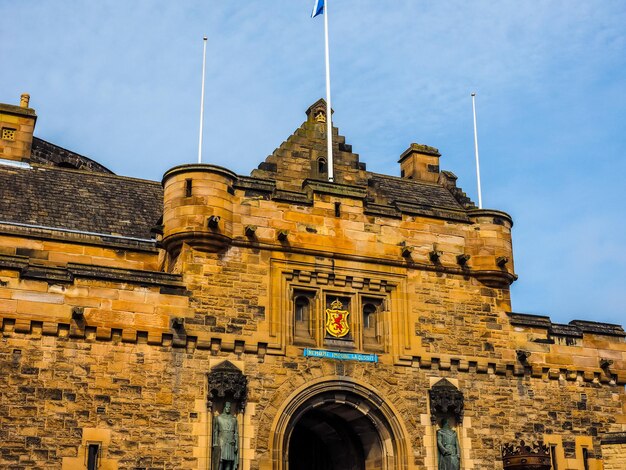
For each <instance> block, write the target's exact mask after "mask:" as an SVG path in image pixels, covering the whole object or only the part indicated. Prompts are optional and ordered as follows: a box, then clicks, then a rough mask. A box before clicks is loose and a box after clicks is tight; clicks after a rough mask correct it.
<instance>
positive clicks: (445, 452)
mask: <svg viewBox="0 0 626 470" xmlns="http://www.w3.org/2000/svg"><path fill="white" fill-rule="evenodd" d="M437 449H438V450H439V470H460V468H461V454H460V449H459V439H458V437H457V435H456V431H454V429H452V428H451V427H450V423H449V422H448V420H447V419H445V418H444V419H443V420H442V421H441V429H439V430H438V431H437Z"/></svg>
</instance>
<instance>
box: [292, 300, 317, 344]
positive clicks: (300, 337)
mask: <svg viewBox="0 0 626 470" xmlns="http://www.w3.org/2000/svg"><path fill="white" fill-rule="evenodd" d="M293 339H294V342H295V343H299V344H307V345H309V344H312V343H311V341H312V340H313V294H312V293H311V292H308V291H297V292H295V293H294V297H293Z"/></svg>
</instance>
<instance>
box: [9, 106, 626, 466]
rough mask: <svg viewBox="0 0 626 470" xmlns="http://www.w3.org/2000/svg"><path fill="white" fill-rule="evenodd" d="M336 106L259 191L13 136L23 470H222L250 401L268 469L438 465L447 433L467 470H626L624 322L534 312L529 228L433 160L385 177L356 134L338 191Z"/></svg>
mask: <svg viewBox="0 0 626 470" xmlns="http://www.w3.org/2000/svg"><path fill="white" fill-rule="evenodd" d="M2 106H8V105H2ZM2 109H4V108H0V111H2ZM324 113H325V104H324V103H323V101H319V102H317V103H315V104H314V105H313V106H311V108H309V110H308V111H307V120H306V121H305V122H304V123H303V124H302V126H301V127H300V128H299V129H297V130H296V132H295V133H294V134H293V135H292V136H290V137H289V138H288V139H287V140H286V141H285V142H283V144H281V145H280V146H279V148H278V149H277V150H276V151H275V152H274V153H273V154H272V155H270V156H269V157H268V158H267V159H266V160H265V161H264V162H263V163H261V164H260V165H259V168H258V169H255V170H254V171H253V172H252V174H251V176H242V175H237V174H235V173H233V172H232V171H230V170H228V169H225V168H220V167H217V166H214V165H208V164H204V165H183V166H179V167H175V168H173V169H171V170H169V171H167V172H166V173H165V175H164V177H163V180H162V182H160V183H156V182H150V181H144V180H137V179H132V178H123V177H119V176H115V175H113V174H110V172H108V170H106V169H104V168H103V167H101V166H99V165H98V164H96V163H95V162H93V161H91V160H89V159H87V158H85V157H82V156H80V155H77V154H73V153H71V152H69V151H65V150H63V149H62V150H63V151H64V152H65V153H64V154H61V153H55V149H54V146H53V144H49V143H46V142H43V141H38V140H35V141H33V139H32V135H31V136H30V141H29V142H34V144H33V152H32V155H31V152H30V148H28V149H27V150H23V153H22V154H20V155H21V156H20V157H19V158H7V157H6V156H7V155H9V154H10V155H13V154H14V153H12V152H13V150H10V151H7V150H6V149H5V148H6V145H12V144H6V143H5V142H4V141H2V145H3V146H5V148H3V150H2V152H0V156H1V155H4V157H0V158H3V159H5V160H6V162H5V163H6V164H2V165H0V178H1V179H0V181H2V185H0V188H1V187H2V186H3V187H4V189H3V191H4V193H3V198H4V200H6V201H10V204H4V207H3V209H2V217H1V218H0V219H1V220H2V221H1V222H0V326H1V331H2V339H1V340H0V371H1V372H2V377H3V380H2V381H1V382H0V423H1V426H0V468H7V469H16V470H17V469H35V468H46V469H48V468H49V469H86V468H89V465H92V464H93V462H94V461H97V465H98V466H97V468H99V469H104V470H112V469H146V470H148V469H156V468H158V469H207V468H213V465H214V462H213V461H214V457H215V447H213V443H212V442H211V441H212V435H213V432H212V431H213V429H212V428H213V426H214V420H215V416H216V415H217V414H219V413H221V412H222V409H223V407H224V403H225V402H226V401H230V402H232V403H233V411H234V413H235V414H236V416H237V419H238V423H239V433H238V436H239V446H238V448H239V452H238V462H239V468H241V469H244V470H247V469H259V470H270V469H292V470H293V469H295V468H306V469H312V470H313V469H321V468H336V469H352V468H354V469H368V470H369V469H378V468H380V469H416V470H417V469H420V470H434V469H437V468H438V464H437V461H438V451H437V445H436V432H437V430H438V429H439V428H440V426H441V420H442V419H443V418H447V419H449V421H450V422H451V425H452V428H453V429H454V430H455V431H456V433H457V435H458V440H459V446H460V449H461V454H460V455H461V468H462V469H464V470H465V469H481V470H482V469H502V468H503V461H502V455H501V448H502V446H503V445H504V444H507V443H511V442H516V441H519V440H520V439H525V440H526V441H527V442H530V441H533V440H534V441H536V440H541V441H543V442H544V443H545V444H546V445H548V446H550V451H551V459H552V463H553V465H555V466H556V468H558V469H571V470H574V469H575V470H585V469H592V470H599V469H606V470H609V469H611V470H613V469H619V468H624V467H623V465H624V446H625V445H626V435H625V432H626V395H625V393H624V385H625V384H626V343H625V341H624V339H625V337H624V331H623V329H622V327H621V326H619V325H609V324H604V323H596V322H589V321H573V322H570V323H569V324H567V325H561V324H556V323H552V322H551V321H550V319H549V318H548V317H543V316H534V315H525V314H520V313H514V312H511V301H510V290H509V286H510V284H511V283H512V282H514V281H515V279H516V275H515V272H514V262H513V249H512V239H511V230H512V226H513V222H512V220H511V218H510V216H508V215H507V214H506V213H504V212H501V211H497V210H482V209H477V208H476V207H475V206H474V205H473V203H472V202H471V201H470V200H469V199H468V198H467V196H466V195H465V194H464V193H463V192H462V190H461V189H460V188H458V187H457V186H456V177H455V176H454V175H453V174H452V173H450V172H447V171H442V170H440V168H439V160H440V157H441V156H440V154H439V152H438V150H437V149H435V148H433V147H429V146H425V145H418V144H411V146H410V147H409V149H408V150H407V151H406V152H404V153H403V154H402V156H401V157H400V165H401V170H402V173H403V176H402V177H392V176H386V175H379V174H375V173H371V172H369V171H367V170H366V167H365V165H364V164H363V163H361V162H360V161H359V157H358V155H356V154H355V153H353V152H352V148H351V146H350V145H347V144H346V143H345V138H344V137H343V136H341V135H339V134H338V132H337V130H336V129H334V151H335V167H334V168H335V181H334V182H332V183H330V182H328V181H327V180H326V178H325V176H326V172H327V166H325V165H327V164H328V162H327V160H326V157H327V156H326V153H325V152H326V150H325V149H326V142H325V135H326V119H325V114H324ZM32 114H33V115H34V112H33V113H32ZM33 124H34V123H33ZM26 140H28V139H25V140H24V141H26ZM35 146H36V148H35ZM24 148H26V147H24ZM35 156H36V157H37V158H35ZM17 160H19V162H20V164H21V165H27V166H29V168H23V167H22V166H15V165H12V164H11V163H12V162H15V161H17ZM7 162H8V163H7ZM46 162H48V163H46ZM73 185H74V186H73ZM50 188H54V190H52V189H50ZM64 188H65V189H64ZM76 188H80V189H76ZM72 191H78V193H77V194H73V193H72ZM44 193H45V194H49V197H47V198H45V201H44V200H42V201H40V203H36V204H35V203H31V202H30V201H31V200H33V199H32V198H33V197H34V196H35V197H36V195H37V194H44ZM20 194H26V195H28V199H29V201H28V202H27V201H25V200H24V199H25V198H24V197H23V198H22V199H20V196H19V195H20ZM55 211H58V212H55ZM328 311H334V312H340V313H341V315H340V316H341V318H339V319H338V320H337V318H338V316H337V315H335V317H332V318H331V321H335V320H337V322H338V324H341V325H342V327H341V328H346V327H347V330H348V331H347V332H346V331H345V329H344V330H342V333H343V334H334V333H333V331H334V332H335V333H336V332H337V330H336V329H333V328H331V329H330V330H329V328H328V327H327V322H328V321H329V315H328ZM342 322H343V323H342ZM333 354H335V356H333ZM226 361H228V362H226ZM211 374H213V375H211ZM229 374H230V375H229ZM233 374H234V375H233ZM444 379H445V380H444ZM211 381H213V383H210V382H211ZM90 453H92V454H90ZM94 459H95V460H94ZM316 459H317V460H316Z"/></svg>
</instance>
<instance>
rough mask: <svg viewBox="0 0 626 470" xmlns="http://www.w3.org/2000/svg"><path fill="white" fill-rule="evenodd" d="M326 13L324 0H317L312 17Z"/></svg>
mask: <svg viewBox="0 0 626 470" xmlns="http://www.w3.org/2000/svg"><path fill="white" fill-rule="evenodd" d="M322 13H324V0H315V4H314V5H313V11H312V12H311V18H315V17H316V16H317V15H321V14H322Z"/></svg>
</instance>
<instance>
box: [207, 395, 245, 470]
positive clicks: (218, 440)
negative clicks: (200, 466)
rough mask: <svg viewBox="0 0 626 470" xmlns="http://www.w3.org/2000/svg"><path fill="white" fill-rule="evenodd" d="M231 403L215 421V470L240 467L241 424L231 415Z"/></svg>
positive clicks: (228, 469)
mask: <svg viewBox="0 0 626 470" xmlns="http://www.w3.org/2000/svg"><path fill="white" fill-rule="evenodd" d="M230 412H231V403H230V402H229V401H227V402H226V403H225V404H224V411H223V412H222V414H220V415H217V416H216V417H215V419H214V420H213V459H212V460H213V462H214V464H213V470H237V467H238V466H239V424H238V423H237V417H236V416H233V415H232V414H230Z"/></svg>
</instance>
